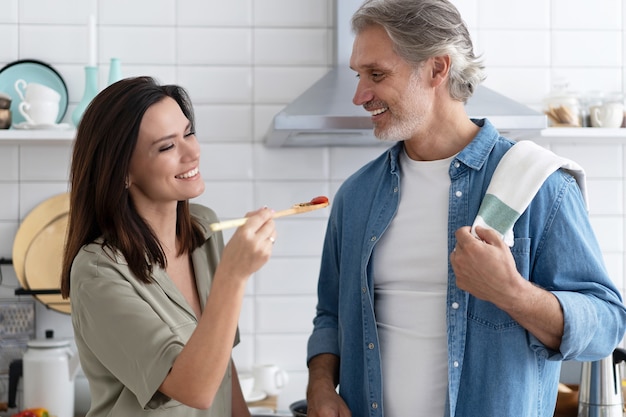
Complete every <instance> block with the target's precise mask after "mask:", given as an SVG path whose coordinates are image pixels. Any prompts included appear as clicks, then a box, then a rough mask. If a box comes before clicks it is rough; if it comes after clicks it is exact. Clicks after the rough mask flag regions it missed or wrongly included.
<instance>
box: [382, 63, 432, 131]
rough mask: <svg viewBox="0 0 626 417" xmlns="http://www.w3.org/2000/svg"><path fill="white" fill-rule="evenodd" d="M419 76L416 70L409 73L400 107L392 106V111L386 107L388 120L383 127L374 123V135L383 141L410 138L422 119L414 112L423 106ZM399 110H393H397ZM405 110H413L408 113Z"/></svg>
mask: <svg viewBox="0 0 626 417" xmlns="http://www.w3.org/2000/svg"><path fill="white" fill-rule="evenodd" d="M419 81H420V80H419V76H418V74H417V72H414V73H413V74H412V75H411V78H410V80H409V85H408V87H407V94H405V95H404V97H403V99H404V103H403V106H402V108H399V109H398V106H394V111H392V109H391V108H389V107H388V108H387V112H389V114H388V115H387V116H388V118H389V120H388V121H387V125H386V126H385V127H378V126H376V124H375V125H374V136H376V137H377V138H378V139H380V140H381V141H384V142H401V141H403V140H407V139H410V138H411V136H413V134H414V133H415V131H416V128H417V126H419V125H420V124H421V121H422V119H423V117H422V115H421V114H420V113H415V111H416V109H419V108H423V107H424V105H423V103H420V100H421V99H422V98H421V88H420V86H419ZM398 110H399V112H397V113H396V112H395V111H398ZM407 110H409V111H411V112H413V113H409V112H407Z"/></svg>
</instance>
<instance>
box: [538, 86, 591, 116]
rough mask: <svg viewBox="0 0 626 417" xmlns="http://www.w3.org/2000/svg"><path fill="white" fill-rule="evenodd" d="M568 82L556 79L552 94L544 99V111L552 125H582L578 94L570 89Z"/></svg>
mask: <svg viewBox="0 0 626 417" xmlns="http://www.w3.org/2000/svg"><path fill="white" fill-rule="evenodd" d="M567 87H568V83H567V81H565V80H564V79H562V78H558V79H557V80H555V83H554V86H553V89H552V91H551V92H550V94H549V95H548V96H547V97H546V98H545V99H544V113H545V114H546V115H547V116H548V125H549V126H552V127H582V126H583V118H582V111H581V104H580V100H579V98H578V95H577V94H576V93H574V92H571V91H568V89H567Z"/></svg>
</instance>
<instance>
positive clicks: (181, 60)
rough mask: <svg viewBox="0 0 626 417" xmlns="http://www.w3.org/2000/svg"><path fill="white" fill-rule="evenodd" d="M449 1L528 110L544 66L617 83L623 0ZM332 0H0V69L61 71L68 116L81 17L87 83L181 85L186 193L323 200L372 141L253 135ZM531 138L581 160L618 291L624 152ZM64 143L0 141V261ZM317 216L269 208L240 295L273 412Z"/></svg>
mask: <svg viewBox="0 0 626 417" xmlns="http://www.w3.org/2000/svg"><path fill="white" fill-rule="evenodd" d="M455 3H456V4H457V6H458V7H459V9H460V10H461V13H462V15H463V17H464V19H465V20H466V22H467V23H468V26H469V28H470V31H471V33H472V36H473V37H474V41H475V46H476V50H477V52H479V53H482V54H483V55H484V58H485V63H486V64H487V70H488V78H487V80H486V81H485V84H486V85H487V86H489V87H491V88H494V89H496V90H497V91H499V92H501V93H503V94H506V95H509V96H511V97H512V98H514V99H517V100H519V101H521V102H523V103H526V104H527V105H529V106H531V107H534V108H540V106H541V102H542V98H543V97H544V96H545V95H547V94H548V92H549V90H550V88H551V84H552V81H553V80H554V79H555V77H559V76H563V77H566V78H567V79H568V80H569V81H570V87H571V89H573V90H575V91H578V92H581V93H585V92H588V91H593V90H601V91H607V92H608V91H620V92H621V91H623V90H624V83H625V79H626V75H625V74H626V73H625V71H624V69H625V62H624V59H625V54H624V51H625V46H624V39H625V36H626V35H625V34H626V17H625V16H626V11H625V10H623V7H624V6H623V2H622V1H620V0H596V1H594V2H589V1H586V0H575V1H572V0H548V1H545V0H529V1H526V2H502V1H499V0H471V1H467V0H463V1H461V0H455ZM334 6H335V0H229V1H226V2H225V1H217V0H184V1H183V0H138V1H133V2H127V1H123V0H84V1H76V0H58V1H55V2H50V1H47V0H3V3H2V13H0V38H1V39H2V48H0V66H3V65H5V64H8V63H10V62H12V61H15V60H18V59H39V60H42V61H45V62H47V63H49V64H51V65H52V66H53V67H54V68H55V69H56V70H57V71H59V72H60V73H61V75H62V76H63V78H64V79H65V82H66V83H67V87H68V90H69V99H70V100H69V101H70V106H69V109H68V112H67V115H66V117H65V120H66V121H69V120H70V115H71V113H72V110H73V109H74V107H75V106H76V104H77V103H78V101H79V100H80V98H81V97H82V93H83V88H84V70H83V67H84V65H86V63H87V60H88V27H87V23H88V19H89V16H90V15H91V14H94V15H96V16H97V34H98V39H97V45H98V55H97V60H98V67H99V81H100V87H101V88H104V87H105V86H106V81H107V73H108V69H109V60H110V59H111V58H113V57H116V58H119V59H120V60H121V62H122V73H123V75H124V76H135V75H146V74H147V75H152V76H155V77H157V78H158V79H159V80H160V81H161V82H164V83H178V84H181V85H183V86H184V87H185V88H187V89H188V90H189V92H190V94H191V97H192V100H193V102H194V104H195V107H196V116H197V134H198V138H199V140H200V141H201V143H202V161H201V166H202V171H203V176H204V178H205V181H206V184H207V188H206V193H205V194H204V195H203V196H201V197H199V198H198V199H197V201H198V202H201V203H203V204H206V205H209V206H211V207H213V208H214V209H215V210H216V211H217V212H218V214H219V215H220V216H221V217H223V218H234V217H239V216H241V215H243V214H245V212H247V211H249V210H252V209H254V208H257V207H260V206H263V205H268V206H270V207H273V208H276V209H281V208H284V207H288V206H289V205H291V204H293V203H295V202H301V201H307V200H308V199H310V198H312V197H314V196H317V195H329V196H330V197H331V202H332V196H333V195H334V193H335V191H336V189H337V187H338V186H339V185H340V184H341V181H343V180H344V179H345V178H346V177H347V176H348V175H350V174H351V173H352V172H353V171H354V170H356V169H357V168H358V167H359V166H361V165H362V164H363V163H364V162H366V161H368V160H370V159H372V158H373V157H375V156H376V155H378V154H379V153H380V152H382V150H383V148H382V147H370V148H354V149H352V148H311V149H268V148H266V147H264V146H263V145H262V141H263V137H264V135H265V133H266V131H267V129H268V127H269V123H270V121H271V119H272V117H273V116H274V114H276V113H277V112H278V111H279V110H280V109H282V107H283V106H284V105H285V104H286V103H288V102H289V101H290V100H292V99H293V98H295V97H296V96H297V95H299V94H300V93H301V92H303V91H304V90H305V89H307V88H308V87H309V86H310V85H311V84H312V83H313V82H314V81H316V80H317V79H318V78H320V77H321V76H322V75H323V74H324V73H325V72H326V71H327V70H328V69H329V68H330V67H331V66H332V65H333V64H334V62H333V60H334V45H333V38H334V22H335V13H334ZM120 10H123V13H120ZM544 143H545V144H546V146H549V147H551V148H552V149H553V150H555V151H557V152H559V153H561V154H563V155H564V156H568V157H571V158H573V159H575V160H577V161H578V162H580V163H581V164H582V165H583V166H584V167H585V168H586V170H587V172H588V175H589V194H590V196H591V197H592V198H591V216H592V221H593V225H594V227H595V229H596V231H597V234H598V238H599V240H600V244H601V246H602V249H603V251H604V254H605V258H606V261H607V267H608V269H609V271H610V272H611V276H612V277H613V278H614V280H615V282H616V284H617V285H618V286H619V288H621V289H622V290H623V289H624V279H623V272H624V260H625V252H624V227H625V225H624V219H625V218H626V213H625V211H624V203H625V202H624V198H625V187H626V181H625V176H626V174H625V173H624V156H625V155H626V148H625V147H624V146H623V145H622V144H611V143H607V144H594V143H590V144H588V145H580V144H573V145H572V144H563V142H562V141H559V142H558V143H555V144H551V143H550V142H549V141H544ZM70 155H71V147H70V146H67V145H46V146H32V145H0V194H1V195H2V201H3V203H2V206H1V207H0V257H4V258H10V257H11V252H12V241H13V238H14V236H15V233H16V231H17V228H18V225H19V222H20V220H21V219H23V218H24V217H25V216H26V215H27V214H28V212H29V211H30V210H32V209H33V208H34V207H35V206H36V205H37V204H38V203H40V202H42V201H43V200H45V199H46V198H47V197H50V196H52V195H55V194H58V193H62V192H65V191H67V174H68V164H69V160H70ZM327 216H328V210H327V209H325V210H321V211H318V212H315V213H310V214H307V215H303V216H299V217H295V218H287V219H282V220H279V221H278V222H277V227H278V239H277V243H276V246H275V253H274V256H273V258H272V259H271V261H270V262H269V263H268V264H267V265H266V266H265V267H264V268H263V269H262V270H261V271H259V272H258V273H257V274H255V276H254V277H253V278H252V279H251V281H250V283H249V285H248V288H247V293H246V296H245V302H244V308H243V311H242V314H241V319H240V331H241V336H242V339H241V340H242V343H241V344H240V345H239V346H238V347H236V348H235V350H234V357H235V360H236V361H237V363H238V367H239V368H240V369H242V370H246V369H250V367H251V366H252V365H253V364H254V363H276V364H278V365H280V366H282V367H283V368H285V369H286V370H287V371H289V373H290V376H291V382H290V384H289V386H288V387H287V389H286V390H285V391H284V392H283V394H282V395H281V396H280V398H279V406H280V408H282V409H286V408H287V407H288V405H289V404H290V403H291V402H293V401H295V400H298V399H301V398H304V395H305V387H306V364H305V351H306V340H307V337H308V334H309V332H310V330H311V326H312V323H311V320H312V318H313V315H314V312H315V291H316V282H317V273H318V269H319V256H320V253H321V247H322V238H323V235H324V231H325V227H326V219H327ZM231 235H232V231H226V233H225V237H226V238H227V239H228V238H229V237H230V236H231ZM3 273H4V276H5V282H4V284H3V286H2V288H0V290H2V292H1V294H2V296H3V297H4V296H6V293H7V291H6V286H7V285H11V284H12V283H13V285H17V283H16V282H14V277H13V282H12V280H11V277H10V275H11V271H10V268H6V267H4V268H3ZM9 293H10V292H9ZM46 328H54V329H55V331H56V334H57V335H58V336H60V337H71V335H72V331H71V324H70V320H69V317H68V316H65V315H62V314H59V313H55V312H52V311H47V310H45V309H43V308H39V309H38V329H37V332H38V336H39V337H41V336H43V331H44V330H45V329H46Z"/></svg>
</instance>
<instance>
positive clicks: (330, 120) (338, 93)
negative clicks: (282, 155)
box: [265, 0, 548, 147]
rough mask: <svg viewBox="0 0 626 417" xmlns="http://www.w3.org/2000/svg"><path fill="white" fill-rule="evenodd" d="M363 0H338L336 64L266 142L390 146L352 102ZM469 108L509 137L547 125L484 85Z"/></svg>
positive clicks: (277, 122) (286, 112)
mask: <svg viewBox="0 0 626 417" xmlns="http://www.w3.org/2000/svg"><path fill="white" fill-rule="evenodd" d="M362 2H363V0H337V1H336V2H335V3H336V13H335V15H336V19H337V21H336V28H337V31H336V45H335V54H336V58H335V63H336V66H335V67H334V68H331V70H330V71H329V72H328V73H327V74H326V75H324V76H323V77H322V78H321V79H320V80H319V81H317V82H316V83H315V84H314V85H313V86H311V87H310V88H309V89H308V90H306V91H305V92H304V93H302V95H300V96H299V97H298V98H296V99H295V100H294V101H293V102H291V103H289V104H288V105H287V106H286V107H285V108H284V109H283V110H282V111H280V112H279V113H278V114H277V115H276V116H275V117H274V120H273V121H272V124H271V126H270V129H269V132H268V134H267V137H266V142H265V144H266V146H268V147H281V146H332V145H337V146H372V145H379V146H389V145H390V143H389V142H382V141H380V140H378V139H376V138H375V137H374V133H373V124H372V121H371V116H370V114H369V113H368V112H366V111H365V110H364V109H363V108H361V107H359V106H355V105H354V104H352V97H353V95H354V92H355V90H356V85H357V78H356V76H355V74H354V72H353V71H352V70H351V69H350V68H349V59H350V55H351V53H352V43H353V40H354V35H353V34H352V28H351V23H350V21H351V18H352V14H353V13H354V12H355V11H356V10H357V9H358V7H359V6H360V5H361V4H362ZM466 111H467V114H468V115H469V116H470V117H472V118H483V117H486V118H488V119H489V120H490V121H491V123H492V124H493V125H494V126H495V127H496V128H497V129H498V130H499V132H500V133H501V134H502V135H504V136H507V137H508V138H510V139H515V140H519V139H528V138H531V137H533V136H537V135H538V134H539V131H540V130H542V129H545V128H546V127H547V124H548V122H547V117H546V115H545V114H543V113H541V112H539V111H535V110H533V109H531V108H529V107H527V106H525V105H523V104H520V103H518V102H516V101H514V100H512V99H510V98H508V97H505V96H504V95H502V94H499V93H497V92H495V91H493V90H491V89H489V88H487V87H485V86H482V85H479V86H478V87H477V88H476V91H475V93H474V95H473V96H472V97H471V98H470V99H469V100H468V101H467V104H466Z"/></svg>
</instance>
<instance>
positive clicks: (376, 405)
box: [372, 401, 378, 410]
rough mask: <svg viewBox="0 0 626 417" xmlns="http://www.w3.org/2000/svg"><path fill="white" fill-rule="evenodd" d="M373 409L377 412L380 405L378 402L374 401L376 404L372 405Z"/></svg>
mask: <svg viewBox="0 0 626 417" xmlns="http://www.w3.org/2000/svg"><path fill="white" fill-rule="evenodd" d="M372 408H373V409H374V410H377V409H378V403H377V402H376V401H374V402H373V403H372Z"/></svg>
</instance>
